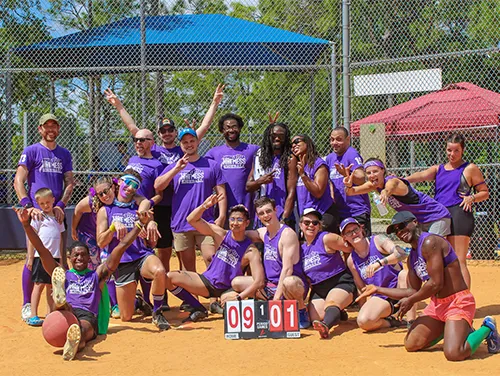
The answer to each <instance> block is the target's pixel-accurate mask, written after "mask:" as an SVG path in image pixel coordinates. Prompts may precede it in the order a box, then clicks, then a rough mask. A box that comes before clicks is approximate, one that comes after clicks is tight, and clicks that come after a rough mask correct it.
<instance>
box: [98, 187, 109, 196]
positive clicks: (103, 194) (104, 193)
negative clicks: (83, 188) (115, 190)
mask: <svg viewBox="0 0 500 376" xmlns="http://www.w3.org/2000/svg"><path fill="white" fill-rule="evenodd" d="M109 191H111V187H109V188H106V189H104V190H102V192H96V195H97V196H99V197H102V196H107V195H108V193H109Z"/></svg>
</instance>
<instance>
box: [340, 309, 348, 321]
mask: <svg viewBox="0 0 500 376" xmlns="http://www.w3.org/2000/svg"><path fill="white" fill-rule="evenodd" d="M347 320H349V315H348V314H347V311H346V310H345V309H343V310H341V311H340V321H347Z"/></svg>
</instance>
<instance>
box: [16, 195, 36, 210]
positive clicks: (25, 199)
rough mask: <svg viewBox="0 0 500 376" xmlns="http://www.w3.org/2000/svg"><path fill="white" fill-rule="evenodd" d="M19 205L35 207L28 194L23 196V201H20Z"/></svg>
mask: <svg viewBox="0 0 500 376" xmlns="http://www.w3.org/2000/svg"><path fill="white" fill-rule="evenodd" d="M19 205H21V206H22V207H24V208H25V207H26V205H31V206H30V207H33V203H32V202H31V200H30V198H29V197H28V196H26V197H23V198H22V199H21V201H19Z"/></svg>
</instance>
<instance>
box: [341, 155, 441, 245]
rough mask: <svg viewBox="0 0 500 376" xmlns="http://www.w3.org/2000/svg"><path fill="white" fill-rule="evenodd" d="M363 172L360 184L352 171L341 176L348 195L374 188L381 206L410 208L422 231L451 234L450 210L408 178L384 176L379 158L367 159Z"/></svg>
mask: <svg viewBox="0 0 500 376" xmlns="http://www.w3.org/2000/svg"><path fill="white" fill-rule="evenodd" d="M365 172H366V176H367V177H368V181H367V182H366V183H364V184H362V185H359V186H353V181H352V179H353V175H352V173H350V174H349V175H348V176H347V177H345V178H344V185H345V191H346V194H347V195H348V196H352V195H360V194H365V193H369V192H375V191H377V192H379V193H380V201H381V202H382V203H383V204H384V205H385V204H389V205H390V206H391V207H392V208H393V209H394V210H396V211H397V212H401V211H409V212H410V213H412V214H413V215H414V216H415V217H417V219H418V222H419V224H420V227H421V228H422V231H426V232H430V233H433V234H436V235H440V236H447V235H449V234H450V224H451V219H450V212H449V211H448V209H446V208H445V207H444V205H442V204H440V203H439V202H437V201H436V200H434V199H433V198H431V197H429V196H427V195H426V194H424V193H422V192H419V191H417V190H416V189H415V188H413V187H412V186H411V185H410V182H409V181H408V180H406V179H403V178H398V177H396V176H394V175H387V171H386V168H385V165H384V163H383V162H382V161H381V160H380V159H377V158H370V159H368V160H367V161H366V163H365Z"/></svg>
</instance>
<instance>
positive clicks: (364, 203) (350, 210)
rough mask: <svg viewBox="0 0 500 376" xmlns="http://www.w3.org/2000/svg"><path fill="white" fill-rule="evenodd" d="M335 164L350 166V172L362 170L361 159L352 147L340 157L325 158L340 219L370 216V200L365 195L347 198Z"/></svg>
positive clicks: (342, 180)
mask: <svg viewBox="0 0 500 376" xmlns="http://www.w3.org/2000/svg"><path fill="white" fill-rule="evenodd" d="M335 163H342V164H343V165H344V166H346V167H347V166H349V165H351V164H352V169H351V171H354V170H357V169H358V168H361V169H363V158H361V155H359V153H358V151H357V150H356V149H354V148H353V147H351V146H349V148H348V149H347V150H346V151H345V153H344V154H342V155H340V156H339V155H337V154H336V153H331V154H329V155H328V156H327V157H326V164H327V165H328V168H329V169H330V180H331V181H332V183H333V197H334V199H335V205H336V206H337V209H338V211H339V214H340V218H341V219H345V218H348V217H356V216H359V215H362V214H368V215H370V212H371V208H370V199H369V197H368V195H367V194H364V195H354V196H347V195H346V193H345V189H344V188H345V186H344V177H343V176H342V175H340V174H339V173H338V171H337V169H336V168H335Z"/></svg>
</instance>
